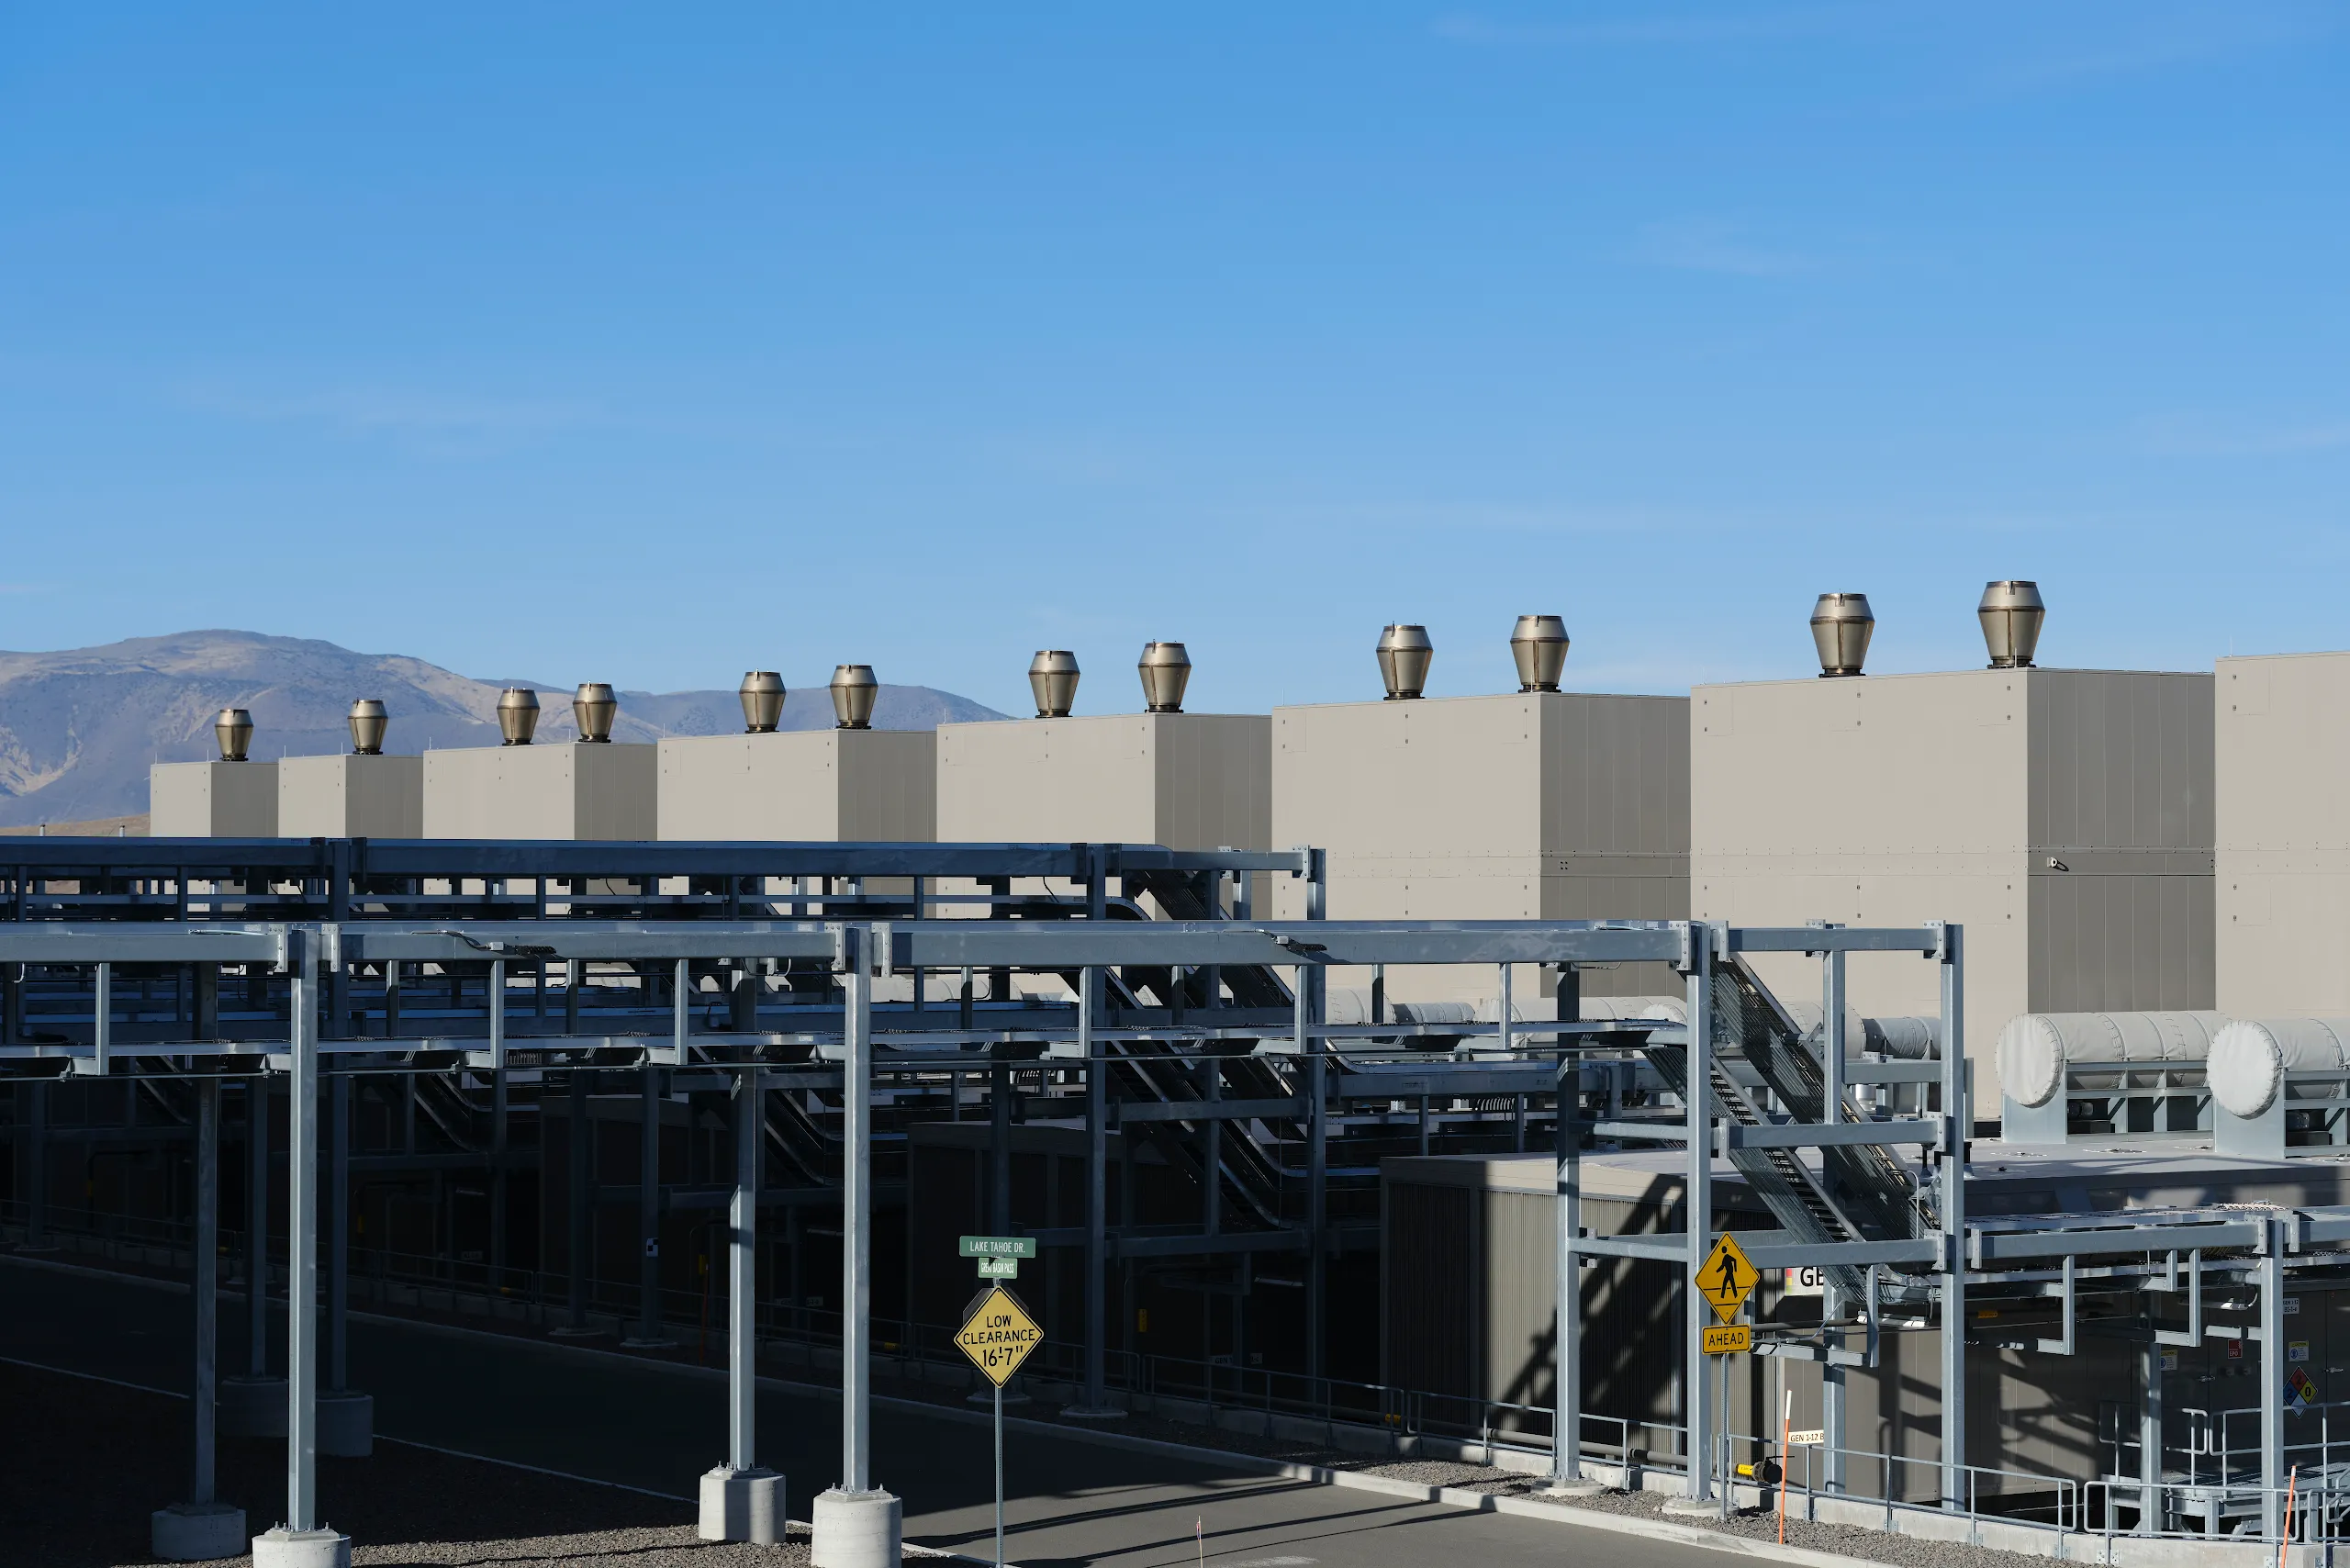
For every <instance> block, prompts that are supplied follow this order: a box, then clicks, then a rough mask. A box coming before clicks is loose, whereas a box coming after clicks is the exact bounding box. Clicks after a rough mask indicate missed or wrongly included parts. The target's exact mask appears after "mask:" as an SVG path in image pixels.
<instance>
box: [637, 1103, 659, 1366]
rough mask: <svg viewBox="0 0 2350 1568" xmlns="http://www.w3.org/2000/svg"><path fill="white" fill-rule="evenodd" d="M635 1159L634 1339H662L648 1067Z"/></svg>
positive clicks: (655, 1127) (654, 1125) (655, 1113)
mask: <svg viewBox="0 0 2350 1568" xmlns="http://www.w3.org/2000/svg"><path fill="white" fill-rule="evenodd" d="M637 1114H638V1118H639V1121H640V1123H641V1124H642V1125H641V1126H639V1128H638V1137H637V1159H636V1234H637V1238H638V1240H639V1243H640V1245H641V1247H642V1249H643V1255H642V1257H641V1258H640V1260H639V1261H638V1265H637V1273H636V1294H637V1322H636V1342H637V1343H638V1344H641V1345H655V1344H658V1343H660V1342H661V1070H660V1069H659V1068H657V1067H647V1068H646V1069H645V1070H643V1076H642V1078H641V1079H640V1081H639V1083H638V1094H637Z"/></svg>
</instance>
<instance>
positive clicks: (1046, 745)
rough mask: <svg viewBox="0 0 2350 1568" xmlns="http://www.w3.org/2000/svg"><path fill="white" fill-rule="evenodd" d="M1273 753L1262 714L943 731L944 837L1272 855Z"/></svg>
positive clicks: (1095, 719) (1114, 718)
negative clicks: (1227, 849)
mask: <svg viewBox="0 0 2350 1568" xmlns="http://www.w3.org/2000/svg"><path fill="white" fill-rule="evenodd" d="M1270 745H1271V728H1270V720H1268V719H1266V718H1265V717H1264V716H1263V715H1261V714H1255V713H1109V714H1101V715H1096V716H1089V717H1086V718H1082V719H1009V720H998V721H993V722H986V723H975V724H941V725H940V726H939V727H938V836H939V838H940V840H941V841H943V842H946V843H950V844H952V843H981V844H990V843H992V844H1076V843H1096V844H1157V845H1163V846H1166V847H1168V848H1169V849H1217V848H1223V847H1227V846H1228V847H1230V848H1233V849H1267V848H1270V847H1271V842H1272V841H1271V837H1270V834H1271V827H1272V808H1271V799H1272V779H1271V764H1270V755H1269V753H1270Z"/></svg>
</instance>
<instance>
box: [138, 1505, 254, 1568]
mask: <svg viewBox="0 0 2350 1568" xmlns="http://www.w3.org/2000/svg"><path fill="white" fill-rule="evenodd" d="M250 1540H251V1538H250V1537H248V1536H247V1535H246V1534H245V1511H244V1509H242V1508H240V1507H238V1506H235V1505H234V1504H232V1503H174V1504H173V1505H172V1506H170V1507H168V1508H158V1509H156V1510H155V1513H154V1518H153V1523H152V1524H151V1526H150V1527H149V1530H148V1544H149V1547H150V1548H151V1550H152V1551H153V1552H154V1553H155V1555H156V1556H158V1557H160V1558H162V1560H163V1561H164V1562H211V1561H213V1560H214V1559H215V1558H220V1557H242V1556H243V1555H244V1554H245V1548H246V1545H247V1544H248V1542H249V1541H250Z"/></svg>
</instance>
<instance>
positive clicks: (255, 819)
mask: <svg viewBox="0 0 2350 1568" xmlns="http://www.w3.org/2000/svg"><path fill="white" fill-rule="evenodd" d="M147 816H148V823H147V831H148V832H149V833H150V834H152V835H153V836H155V837H157V838H275V837H276V836H277V764H276V763H274V762H159V763H156V764H155V765H154V766H153V767H150V768H149V769H148V770H147Z"/></svg>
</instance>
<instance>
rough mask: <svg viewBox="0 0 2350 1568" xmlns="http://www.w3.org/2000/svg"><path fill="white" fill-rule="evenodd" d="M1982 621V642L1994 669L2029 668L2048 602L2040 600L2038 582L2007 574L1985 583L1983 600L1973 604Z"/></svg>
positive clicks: (1978, 617) (2045, 615) (1977, 616)
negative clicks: (1988, 652) (1992, 581)
mask: <svg viewBox="0 0 2350 1568" xmlns="http://www.w3.org/2000/svg"><path fill="white" fill-rule="evenodd" d="M1975 619H1976V620H1977V621H1980V622H1983V644H1984V646H1986V647H1987V648H1988V649H1990V651H1991V667H1992V668H1993V669H2030V668H2031V655H2032V652H2033V650H2035V649H2037V648H2038V647H2039V646H2040V627H2041V623H2042V622H2044V621H2046V620H2047V619H2048V606H2046V605H2045V604H2042V602H2041V600H2040V585H2039V584H2038V583H2028V582H2025V581H2023V580H2022V579H2020V578H2017V577H2010V578H2008V579H2007V580H2006V581H2004V582H1996V583H1985V584H1984V585H1983V602H1982V603H1980V604H1978V605H1976V606H1975Z"/></svg>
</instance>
